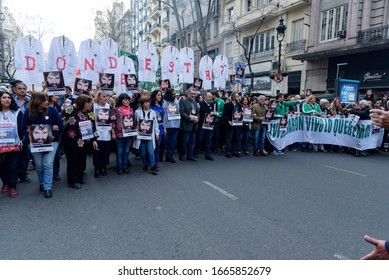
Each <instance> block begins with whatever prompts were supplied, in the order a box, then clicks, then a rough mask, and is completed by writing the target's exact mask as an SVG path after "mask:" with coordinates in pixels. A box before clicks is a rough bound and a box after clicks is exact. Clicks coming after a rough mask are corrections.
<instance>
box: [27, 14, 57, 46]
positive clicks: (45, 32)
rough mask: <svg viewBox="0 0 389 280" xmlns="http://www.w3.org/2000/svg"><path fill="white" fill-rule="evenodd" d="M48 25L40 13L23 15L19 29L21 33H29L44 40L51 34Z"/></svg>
mask: <svg viewBox="0 0 389 280" xmlns="http://www.w3.org/2000/svg"><path fill="white" fill-rule="evenodd" d="M50 26H51V25H50V23H48V22H47V21H45V20H44V19H43V17H42V16H40V15H38V16H25V17H24V20H23V21H22V25H21V30H22V34H23V35H31V36H34V37H35V38H36V39H38V40H39V41H44V40H45V39H46V38H47V37H48V36H49V35H52V34H53V29H52V28H51V27H50Z"/></svg>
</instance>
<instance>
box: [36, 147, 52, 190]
mask: <svg viewBox="0 0 389 280" xmlns="http://www.w3.org/2000/svg"><path fill="white" fill-rule="evenodd" d="M53 147H54V151H51V152H42V153H33V154H32V156H33V157H34V162H35V170H36V174H37V176H38V180H39V184H40V185H43V189H44V190H51V187H52V186H53V170H54V168H53V167H54V157H55V153H56V152H57V148H58V142H53Z"/></svg>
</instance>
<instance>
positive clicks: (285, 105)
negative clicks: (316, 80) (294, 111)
mask: <svg viewBox="0 0 389 280" xmlns="http://www.w3.org/2000/svg"><path fill="white" fill-rule="evenodd" d="M297 104H300V100H296V101H282V102H281V103H279V104H278V105H277V107H276V109H275V110H274V116H273V118H275V119H279V118H282V117H285V115H286V113H288V112H289V106H294V105H297Z"/></svg>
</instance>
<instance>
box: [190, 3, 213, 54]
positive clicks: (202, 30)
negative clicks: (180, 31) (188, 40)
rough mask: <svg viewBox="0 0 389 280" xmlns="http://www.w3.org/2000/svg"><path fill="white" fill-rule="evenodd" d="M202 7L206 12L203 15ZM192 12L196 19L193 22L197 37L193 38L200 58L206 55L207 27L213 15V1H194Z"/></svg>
mask: <svg viewBox="0 0 389 280" xmlns="http://www.w3.org/2000/svg"><path fill="white" fill-rule="evenodd" d="M191 6H192V2H191ZM203 7H205V10H206V11H207V12H206V14H205V15H204V13H203V10H204V8H203ZM192 11H194V12H195V15H196V17H194V21H195V22H196V32H197V34H198V35H199V36H198V35H196V36H195V42H196V46H197V47H198V49H199V50H200V53H201V57H202V56H204V55H206V54H207V53H208V46H207V36H208V32H209V29H208V27H209V24H210V22H211V18H212V17H213V15H214V13H215V0H206V1H205V0H194V7H193V6H192Z"/></svg>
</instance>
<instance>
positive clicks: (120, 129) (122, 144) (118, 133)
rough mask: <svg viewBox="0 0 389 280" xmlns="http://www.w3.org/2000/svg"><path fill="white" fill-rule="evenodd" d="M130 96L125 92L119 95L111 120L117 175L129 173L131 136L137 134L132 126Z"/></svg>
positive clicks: (132, 116) (132, 117) (132, 115)
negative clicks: (114, 141) (113, 117)
mask: <svg viewBox="0 0 389 280" xmlns="http://www.w3.org/2000/svg"><path fill="white" fill-rule="evenodd" d="M130 102H131V98H130V96H129V95H128V94H127V93H122V94H120V95H119V97H118V99H117V101H116V107H115V114H114V116H115V120H114V121H113V122H112V139H113V140H115V139H116V171H117V174H118V175H121V174H122V173H126V174H127V173H129V172H130V170H129V169H128V165H129V164H128V156H129V154H130V148H131V143H132V140H133V137H132V136H135V135H137V132H136V130H135V127H134V111H133V110H132V108H131V107H130Z"/></svg>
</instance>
